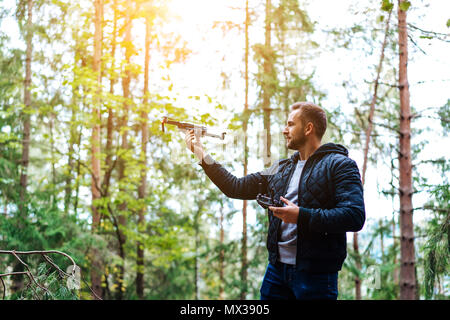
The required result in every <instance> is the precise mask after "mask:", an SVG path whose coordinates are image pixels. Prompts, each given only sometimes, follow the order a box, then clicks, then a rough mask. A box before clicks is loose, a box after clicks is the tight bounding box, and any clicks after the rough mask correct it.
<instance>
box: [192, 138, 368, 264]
mask: <svg viewBox="0 0 450 320" xmlns="http://www.w3.org/2000/svg"><path fill="white" fill-rule="evenodd" d="M298 159H299V153H298V152H296V153H294V155H293V156H292V157H291V158H290V159H283V160H280V161H278V162H277V163H275V164H274V165H273V166H272V167H270V168H269V169H267V170H264V171H261V172H257V173H253V174H249V175H247V176H245V177H242V178H237V177H235V176H234V175H232V174H231V173H229V172H228V171H227V170H226V169H225V168H223V167H222V166H221V165H220V164H219V163H217V162H214V163H212V164H211V162H208V161H206V162H208V163H210V164H207V163H206V162H205V161H203V162H202V163H201V164H200V165H201V166H202V167H203V169H204V170H205V173H206V174H207V175H208V177H209V178H210V179H211V181H212V182H213V183H214V184H215V185H216V186H217V187H218V188H219V189H220V190H221V191H222V192H223V193H224V194H225V195H226V196H228V197H230V198H236V199H242V200H244V199H246V200H252V199H256V195H257V194H258V184H259V183H261V184H262V186H263V191H264V192H265V193H269V194H271V195H273V196H274V197H275V198H277V199H279V198H280V196H284V195H285V194H286V191H287V187H288V184H289V180H290V177H291V175H292V174H293V172H294V170H295V166H296V164H297V161H298ZM209 160H212V159H210V158H209ZM298 193H299V194H298V205H299V218H298V228H297V232H298V236H297V262H296V264H297V266H299V267H300V269H302V270H306V271H311V272H336V271H339V270H340V269H341V267H342V264H343V262H344V260H345V258H346V256H347V240H346V232H357V231H359V230H361V229H362V227H363V225H364V221H365V209H364V199H363V188H362V184H361V178H360V175H359V170H358V167H357V165H356V163H355V161H353V160H352V159H350V158H349V157H348V151H347V149H345V147H343V146H341V145H339V144H333V143H327V144H324V145H322V146H321V147H319V148H318V149H317V150H316V151H315V152H314V154H313V155H311V157H309V158H308V160H307V161H306V163H305V166H304V167H303V171H302V175H301V177H300V182H299V188H298ZM268 215H269V231H268V235H267V249H268V251H269V261H270V262H271V263H275V262H276V261H277V259H278V237H279V227H280V222H281V220H280V219H279V218H277V217H275V216H273V214H272V212H271V211H270V210H268Z"/></svg>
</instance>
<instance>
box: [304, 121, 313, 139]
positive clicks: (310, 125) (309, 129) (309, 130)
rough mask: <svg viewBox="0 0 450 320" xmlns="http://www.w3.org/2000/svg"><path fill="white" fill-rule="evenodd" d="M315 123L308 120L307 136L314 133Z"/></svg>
mask: <svg viewBox="0 0 450 320" xmlns="http://www.w3.org/2000/svg"><path fill="white" fill-rule="evenodd" d="M313 129H314V125H313V123H312V122H308V123H307V124H306V127H305V136H309V135H310V134H312V133H313Z"/></svg>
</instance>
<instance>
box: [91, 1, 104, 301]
mask: <svg viewBox="0 0 450 320" xmlns="http://www.w3.org/2000/svg"><path fill="white" fill-rule="evenodd" d="M94 6H95V20H94V25H95V33H94V60H93V65H92V69H93V71H94V73H95V75H96V76H97V82H96V85H97V89H96V92H95V93H94V94H95V95H96V96H95V97H94V99H93V101H94V105H93V106H92V114H93V128H92V140H91V152H92V155H91V157H92V158H91V161H92V182H91V192H92V232H93V233H96V232H97V231H98V230H97V229H98V227H99V225H100V212H99V210H98V208H97V205H96V204H95V202H96V201H97V199H100V156H101V155H100V121H101V113H100V98H99V95H100V83H101V61H100V59H101V54H102V42H101V40H102V16H103V2H102V0H95V2H94ZM91 261H92V269H91V281H92V290H93V291H94V292H95V293H96V294H97V295H98V296H101V295H102V287H101V274H102V263H101V260H100V259H99V252H98V250H97V248H95V247H94V248H93V249H92V260H91Z"/></svg>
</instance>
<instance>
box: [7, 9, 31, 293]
mask: <svg viewBox="0 0 450 320" xmlns="http://www.w3.org/2000/svg"><path fill="white" fill-rule="evenodd" d="M25 32H26V33H25V39H26V46H27V48H26V58H25V59H26V61H25V82H24V99H23V100H24V105H25V111H24V112H23V113H22V116H23V140H22V160H21V173H20V195H19V196H20V198H19V217H20V219H19V228H22V225H23V222H22V219H23V220H25V219H27V216H28V213H27V186H28V165H29V161H30V130H31V129H30V127H31V123H30V122H31V120H30V114H29V111H30V109H31V58H32V53H33V1H32V0H28V1H27V25H26V31H25ZM14 271H23V265H22V264H21V263H17V264H16V265H15V266H14ZM23 287H24V280H23V276H22V275H19V276H15V277H13V283H12V286H11V290H12V292H17V291H20V290H21V289H22V288H23Z"/></svg>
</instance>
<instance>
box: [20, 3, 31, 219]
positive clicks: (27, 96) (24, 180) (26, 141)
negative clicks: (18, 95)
mask: <svg viewBox="0 0 450 320" xmlns="http://www.w3.org/2000/svg"><path fill="white" fill-rule="evenodd" d="M25 32H26V34H25V39H26V46H27V48H26V58H25V59H26V61H25V83H24V105H25V112H23V140H22V161H21V167H22V168H21V169H22V170H21V174H20V203H19V214H20V216H21V217H22V218H24V219H25V218H26V216H27V212H26V211H27V204H26V202H27V200H26V195H27V185H28V165H29V161H30V125H31V124H30V115H29V111H30V109H31V58H32V54H33V1H32V0H28V1H27V26H26V31H25Z"/></svg>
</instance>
